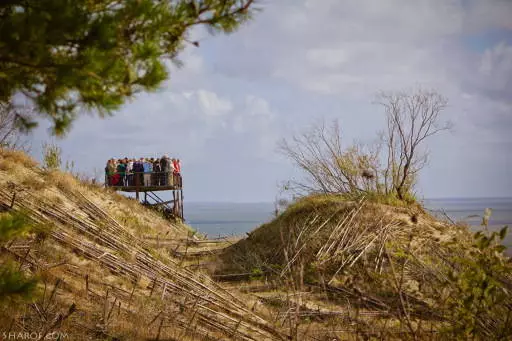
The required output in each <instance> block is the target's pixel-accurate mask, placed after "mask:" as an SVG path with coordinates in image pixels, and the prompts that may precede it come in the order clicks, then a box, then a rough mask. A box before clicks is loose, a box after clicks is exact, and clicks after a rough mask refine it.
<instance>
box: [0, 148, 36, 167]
mask: <svg viewBox="0 0 512 341" xmlns="http://www.w3.org/2000/svg"><path fill="white" fill-rule="evenodd" d="M0 157H1V158H2V159H3V160H2V162H3V161H6V160H9V161H11V162H14V163H16V164H19V165H21V166H23V167H25V168H34V167H37V165H38V164H37V162H36V161H35V160H34V159H32V158H31V157H30V156H28V155H27V154H26V153H25V152H22V151H19V150H10V149H3V148H0Z"/></svg>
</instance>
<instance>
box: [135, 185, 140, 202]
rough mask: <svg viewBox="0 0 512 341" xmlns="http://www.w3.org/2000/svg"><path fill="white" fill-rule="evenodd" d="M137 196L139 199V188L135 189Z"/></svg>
mask: <svg viewBox="0 0 512 341" xmlns="http://www.w3.org/2000/svg"><path fill="white" fill-rule="evenodd" d="M135 198H137V201H139V189H138V188H137V190H136V191H135Z"/></svg>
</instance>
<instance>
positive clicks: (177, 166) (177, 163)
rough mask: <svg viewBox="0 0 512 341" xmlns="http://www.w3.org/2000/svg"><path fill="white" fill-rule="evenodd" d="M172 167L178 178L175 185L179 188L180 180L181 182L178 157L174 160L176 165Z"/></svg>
mask: <svg viewBox="0 0 512 341" xmlns="http://www.w3.org/2000/svg"><path fill="white" fill-rule="evenodd" d="M174 168H175V169H176V175H177V178H178V179H177V181H178V183H177V186H178V187H179V188H181V186H182V182H181V161H180V159H177V160H176V166H175V167H174Z"/></svg>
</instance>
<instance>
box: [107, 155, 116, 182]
mask: <svg viewBox="0 0 512 341" xmlns="http://www.w3.org/2000/svg"><path fill="white" fill-rule="evenodd" d="M115 172H116V165H115V161H114V159H110V160H108V161H107V167H105V174H106V175H107V186H112V177H113V176H114V173H115Z"/></svg>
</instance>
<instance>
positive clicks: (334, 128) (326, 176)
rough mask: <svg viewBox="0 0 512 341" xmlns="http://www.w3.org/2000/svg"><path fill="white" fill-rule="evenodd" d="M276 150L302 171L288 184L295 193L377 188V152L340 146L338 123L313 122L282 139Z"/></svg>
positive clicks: (371, 149)
mask: <svg viewBox="0 0 512 341" xmlns="http://www.w3.org/2000/svg"><path fill="white" fill-rule="evenodd" d="M278 148H279V151H280V152H281V153H282V154H283V155H285V156H287V157H289V158H290V159H291V160H292V161H293V162H294V163H295V164H296V165H297V166H298V167H299V168H300V169H301V170H303V171H304V173H305V174H306V178H305V179H302V180H293V181H290V182H289V183H288V185H287V186H288V189H290V190H292V191H295V192H299V193H301V192H302V193H304V192H305V193H312V192H313V193H362V192H367V191H370V190H378V183H379V171H378V170H379V151H378V149H377V148H371V147H368V146H363V145H352V146H350V147H348V148H343V146H342V142H341V132H340V128H339V124H338V122H337V121H334V122H333V123H332V125H331V126H328V127H326V125H325V123H322V124H320V125H315V126H313V128H312V129H311V130H309V131H307V132H304V133H302V134H299V135H296V136H294V137H293V138H292V139H291V140H290V141H287V140H282V141H281V142H280V143H279V146H278Z"/></svg>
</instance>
